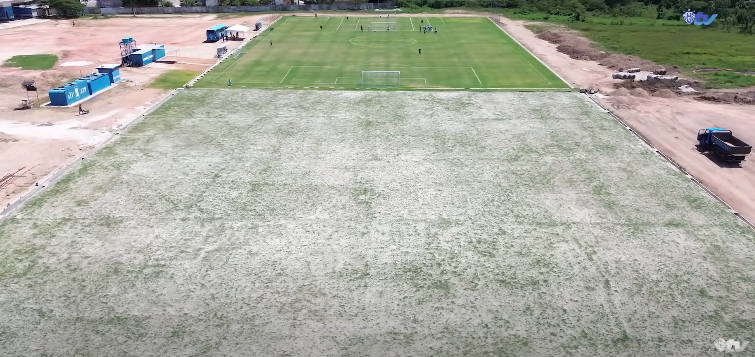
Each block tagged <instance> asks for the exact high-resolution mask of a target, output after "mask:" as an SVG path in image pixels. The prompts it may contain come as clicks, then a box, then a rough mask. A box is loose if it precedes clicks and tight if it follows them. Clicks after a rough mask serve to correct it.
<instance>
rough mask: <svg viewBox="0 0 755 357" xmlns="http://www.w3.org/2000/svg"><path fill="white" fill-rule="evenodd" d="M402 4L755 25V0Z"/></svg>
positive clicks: (404, 0)
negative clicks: (694, 17) (693, 17)
mask: <svg viewBox="0 0 755 357" xmlns="http://www.w3.org/2000/svg"><path fill="white" fill-rule="evenodd" d="M395 4H396V6H398V7H405V8H422V7H428V8H432V9H444V8H454V7H467V8H493V9H495V8H503V9H518V10H520V11H522V12H523V13H527V12H533V13H534V12H538V13H545V14H550V15H565V16H570V17H572V18H573V19H574V20H575V21H582V20H584V19H585V17H587V16H589V15H598V16H616V17H619V16H627V17H643V16H646V14H647V13H648V8H651V9H653V8H654V9H655V10H656V11H655V13H656V15H655V16H656V18H657V19H663V20H679V21H681V20H682V14H683V13H684V12H686V11H687V10H691V11H693V12H695V13H697V12H700V11H702V12H704V13H705V14H708V15H712V14H718V17H717V18H716V21H715V22H713V24H712V25H711V26H714V27H722V28H724V29H725V30H727V31H731V30H732V29H738V30H739V31H740V32H742V33H747V34H752V33H753V25H755V0H710V1H699V0H644V1H642V2H638V1H635V0H395Z"/></svg>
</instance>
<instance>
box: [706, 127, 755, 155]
mask: <svg viewBox="0 0 755 357" xmlns="http://www.w3.org/2000/svg"><path fill="white" fill-rule="evenodd" d="M713 140H714V141H715V142H716V144H717V146H719V147H721V149H723V150H726V151H728V152H729V153H731V154H738V155H747V154H749V153H750V152H751V151H752V146H750V145H749V144H747V143H746V142H744V141H742V140H739V139H738V138H737V137H736V136H734V135H732V133H731V132H730V131H718V132H714V133H713Z"/></svg>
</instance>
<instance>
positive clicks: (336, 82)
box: [315, 77, 358, 84]
mask: <svg viewBox="0 0 755 357" xmlns="http://www.w3.org/2000/svg"><path fill="white" fill-rule="evenodd" d="M342 78H343V79H358V78H357V77H336V81H335V83H333V84H338V80H339V79H342ZM315 84H317V83H315Z"/></svg>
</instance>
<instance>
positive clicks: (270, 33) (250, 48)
mask: <svg viewBox="0 0 755 357" xmlns="http://www.w3.org/2000/svg"><path fill="white" fill-rule="evenodd" d="M286 20H288V16H286V18H285V19H283V21H282V22H281V23H280V25H278V28H280V26H282V25H283V24H284V23H285V22H286ZM267 30H268V29H265V31H267ZM272 35H273V31H269V32H268V33H267V35H265V37H264V38H260V40H259V41H258V42H257V43H255V44H254V45H252V47H249V48H248V49H247V50H246V53H249V51H251V50H252V48H254V47H255V46H257V45H258V44H260V43H261V42H262V40H263V39H264V40H267V38H268V37H270V36H272ZM246 53H245V54H246ZM241 57H244V56H239V57H238V58H236V60H235V61H233V63H231V65H230V66H228V67H226V68H225V69H224V70H223V71H222V72H220V74H218V75H217V77H215V78H213V79H212V80H211V81H210V83H214V82H215V80H217V79H218V78H220V76H222V75H223V73H225V71H227V70H229V69H231V67H233V66H235V65H236V62H238V61H239V60H240V59H241Z"/></svg>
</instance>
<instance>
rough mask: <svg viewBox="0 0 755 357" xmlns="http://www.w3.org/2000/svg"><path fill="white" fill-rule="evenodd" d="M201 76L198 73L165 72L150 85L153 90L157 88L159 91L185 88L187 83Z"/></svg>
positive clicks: (182, 71)
mask: <svg viewBox="0 0 755 357" xmlns="http://www.w3.org/2000/svg"><path fill="white" fill-rule="evenodd" d="M198 74H199V72H197V71H186V70H172V71H170V72H165V73H163V74H162V75H160V77H157V79H155V80H154V82H152V83H150V85H149V86H150V87H151V88H157V89H167V90H170V89H174V88H179V87H183V85H184V84H186V82H188V81H190V80H192V79H193V78H194V77H196V76H197V75H198Z"/></svg>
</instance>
